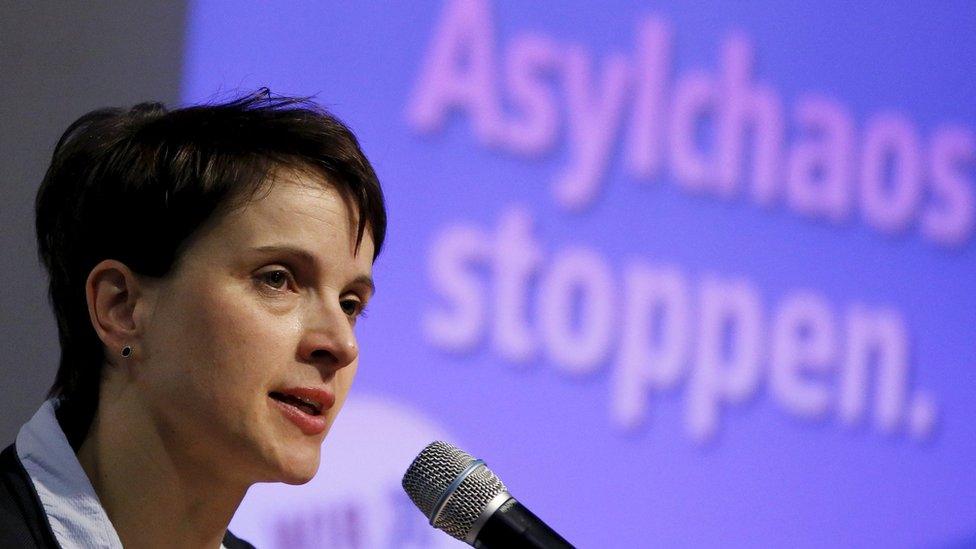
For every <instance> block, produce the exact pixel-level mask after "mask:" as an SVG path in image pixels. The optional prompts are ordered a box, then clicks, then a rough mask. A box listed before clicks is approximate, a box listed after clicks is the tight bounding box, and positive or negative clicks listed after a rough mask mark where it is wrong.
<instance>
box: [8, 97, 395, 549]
mask: <svg viewBox="0 0 976 549" xmlns="http://www.w3.org/2000/svg"><path fill="white" fill-rule="evenodd" d="M385 230H386V213H385V209H384V203H383V195H382V191H381V189H380V186H379V182H378V181H377V178H376V175H375V173H374V172H373V169H372V167H371V166H370V164H369V161H368V160H367V159H366V157H365V156H364V155H363V153H362V151H361V150H360V148H359V145H358V143H357V141H356V139H355V137H354V136H353V135H352V133H351V132H349V130H348V129H347V128H346V127H345V126H343V125H342V124H341V123H340V122H339V121H337V120H336V119H334V118H333V117H331V116H330V115H329V114H327V113H325V112H324V111H322V110H321V109H319V108H318V107H316V106H315V105H313V104H311V103H309V102H307V101H302V100H296V99H287V98H284V99H283V98H273V97H271V96H270V94H269V93H268V92H267V91H266V90H264V91H262V92H259V93H258V94H255V95H254V96H251V97H248V98H245V99H241V100H237V101H234V102H231V103H226V104H220V105H210V106H196V107H190V108H185V109H179V110H174V111H166V110H165V109H164V108H163V107H162V106H161V105H158V104H144V105H139V106H137V107H134V108H133V109H131V110H128V111H122V110H117V109H108V110H100V111H95V112H92V113H90V114H88V115H86V116H84V117H82V118H81V119H80V120H78V121H77V122H75V123H74V124H73V125H72V126H71V127H70V128H68V130H67V131H66V132H65V135H64V136H63V137H62V139H61V141H60V142H59V143H58V145H57V147H56V150H55V152H54V157H53V160H52V164H51V167H50V169H49V170H48V173H47V175H46V177H45V180H44V182H43V183H42V185H41V188H40V190H39V192H38V196H37V234H38V242H39V247H40V254H41V257H42V259H43V261H44V264H45V266H46V267H47V269H48V272H49V274H50V298H51V303H52V305H53V308H54V311H55V315H56V316H57V320H58V328H59V336H60V342H61V350H62V356H61V363H60V366H59V370H58V374H57V378H56V381H55V383H54V386H53V388H52V391H51V399H50V400H48V401H47V402H45V403H44V405H43V406H42V407H41V409H40V410H39V411H38V412H37V414H36V415H35V416H34V418H32V419H31V420H30V421H29V422H28V423H27V424H25V425H24V427H23V428H22V429H21V430H20V432H19V433H18V436H17V440H16V443H15V444H14V445H11V446H10V447H8V448H7V449H6V450H5V451H4V452H3V455H2V457H0V478H2V480H3V482H2V483H0V530H3V533H0V544H2V545H3V546H8V545H18V546H39V547H45V546H51V547H54V546H57V545H58V544H60V545H61V546H65V547H67V546H92V545H97V546H103V547H121V546H122V545H124V546H126V547H154V546H160V547H162V546H166V547H213V548H216V547H220V546H222V545H223V546H226V547H235V546H236V547H249V544H247V543H246V542H242V541H240V540H238V539H237V538H234V537H233V536H232V535H230V534H229V533H227V532H226V529H227V525H228V523H229V522H230V520H231V517H232V516H233V514H234V511H235V509H236V508H237V506H238V504H239V503H240V501H241V499H242V498H243V497H244V494H245V492H246V491H247V489H248V487H249V486H250V485H251V484H253V483H255V482H273V481H280V482H287V483H292V484H299V483H303V482H306V481H308V480H310V479H311V478H312V476H313V475H314V474H315V472H316V470H317V468H318V464H319V449H320V447H321V444H322V440H323V438H324V437H325V434H326V433H327V432H328V430H329V427H330V425H331V424H332V422H333V421H334V419H335V416H336V414H337V413H338V411H339V408H340V407H341V406H342V403H343V400H344V399H345V396H346V393H347V392H348V390H349V387H350V384H351V383H352V379H353V377H354V375H355V371H356V366H357V354H358V348H357V345H356V338H355V334H354V331H353V328H354V326H355V323H356V319H357V317H358V316H359V315H360V314H361V313H362V311H363V309H364V308H365V306H366V303H367V302H368V301H369V299H370V297H371V296H372V294H373V290H374V288H373V283H372V278H371V268H372V264H373V261H374V259H375V258H376V255H377V254H378V253H379V251H380V247H381V246H382V243H383V238H384V234H385Z"/></svg>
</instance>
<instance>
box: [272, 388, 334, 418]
mask: <svg viewBox="0 0 976 549" xmlns="http://www.w3.org/2000/svg"><path fill="white" fill-rule="evenodd" d="M268 396H270V397H271V398H273V399H275V400H277V401H279V402H284V403H285V404H288V405H291V406H294V407H296V408H298V409H299V410H301V411H303V412H305V413H306V414H308V415H310V416H319V415H322V404H321V403H319V402H315V401H314V400H312V399H309V398H304V397H300V396H297V395H290V394H287V393H279V392H277V391H272V392H270V393H268Z"/></svg>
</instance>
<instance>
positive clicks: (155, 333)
mask: <svg viewBox="0 0 976 549" xmlns="http://www.w3.org/2000/svg"><path fill="white" fill-rule="evenodd" d="M356 228H357V227H356V219H355V218H352V219H351V218H350V211H349V208H348V207H347V206H346V203H345V202H344V201H343V200H342V198H341V197H340V195H339V194H338V192H337V191H336V190H335V189H333V188H332V187H331V186H330V185H325V184H323V182H322V181H321V180H320V179H318V178H315V177H312V176H309V175H302V174H298V173H291V172H284V173H280V174H279V175H278V177H277V181H276V182H275V183H274V185H273V187H272V188H271V190H270V192H269V193H268V194H267V195H264V194H261V195H259V198H257V199H255V200H253V201H251V202H249V203H247V204H246V205H245V206H243V207H241V208H238V209H235V210H233V211H231V212H229V213H227V214H225V215H224V216H221V217H220V218H218V219H217V220H216V221H214V222H212V223H211V224H210V225H207V226H205V227H204V228H203V229H201V231H200V232H199V234H198V235H197V236H196V237H195V238H194V239H193V241H192V242H191V243H190V245H189V247H188V248H187V250H186V251H185V253H184V255H183V256H182V257H181V259H180V261H179V263H178V265H177V266H176V267H175V268H174V271H173V272H172V273H171V274H170V275H169V276H167V277H166V278H164V279H162V280H160V281H156V282H152V283H150V285H149V286H148V289H147V296H149V297H150V299H151V300H152V303H153V305H152V309H151V310H149V311H148V312H147V313H145V314H146V322H145V325H146V326H147V329H146V331H145V339H144V340H143V341H142V342H141V345H142V346H143V348H142V349H140V352H141V353H142V357H141V358H142V360H141V363H140V364H139V366H138V368H139V369H140V371H139V372H138V373H137V376H136V378H137V383H138V384H139V390H140V391H141V392H142V393H143V394H144V396H145V405H146V407H147V412H148V417H149V418H150V421H151V422H152V423H153V424H154V427H155V428H156V429H157V430H158V432H159V433H161V435H162V437H163V443H164V444H166V445H167V446H168V447H170V448H175V449H178V452H180V454H181V455H180V457H181V458H182V459H185V460H188V463H189V464H191V465H192V466H196V467H203V468H205V471H206V472H208V473H211V472H212V473H213V474H218V475H223V476H225V477H226V476H228V475H229V476H230V477H231V478H232V479H233V480H235V481H240V482H246V483H251V482H256V481H283V482H288V483H301V482H306V481H308V480H309V479H311V478H312V476H314V474H315V472H316V470H317V469H318V465H319V450H320V447H321V444H322V439H323V438H324V437H325V434H326V432H327V431H328V428H329V426H331V424H332V422H333V420H334V419H335V417H336V415H337V414H338V412H339V408H340V407H341V406H342V403H343V401H344V400H345V397H346V394H347V393H348V391H349V387H350V385H351V384H352V380H353V377H354V376H355V374H356V367H357V357H358V352H359V351H358V347H357V344H356V336H355V334H354V332H353V328H354V326H355V324H356V318H357V316H358V315H359V314H360V312H361V311H362V309H363V307H364V306H365V304H366V302H367V300H369V298H370V296H371V295H372V292H373V285H372V281H371V270H372V260H373V250H374V247H373V241H372V238H371V237H370V235H369V231H367V233H366V235H365V236H364V238H363V241H362V243H361V245H360V246H359V249H358V250H356ZM301 400H305V401H306V402H304V403H303V402H301Z"/></svg>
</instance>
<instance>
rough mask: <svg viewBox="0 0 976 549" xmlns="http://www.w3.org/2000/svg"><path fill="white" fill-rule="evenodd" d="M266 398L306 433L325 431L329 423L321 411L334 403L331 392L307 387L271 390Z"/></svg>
mask: <svg viewBox="0 0 976 549" xmlns="http://www.w3.org/2000/svg"><path fill="white" fill-rule="evenodd" d="M268 398H270V399H271V401H272V402H273V403H274V406H275V407H276V408H278V410H279V411H280V412H281V413H282V414H283V415H284V416H285V417H286V418H287V419H288V420H290V421H291V422H292V423H294V424H295V425H296V426H297V427H298V428H299V429H300V430H301V431H302V433H304V434H306V435H319V434H322V433H323V432H325V430H326V429H327V428H328V426H329V425H328V420H327V418H326V416H325V415H323V412H324V411H325V410H328V409H329V408H332V406H333V404H335V395H333V394H332V392H330V391H327V390H325V389H318V388H307V387H301V388H291V389H281V390H279V391H271V392H269V393H268Z"/></svg>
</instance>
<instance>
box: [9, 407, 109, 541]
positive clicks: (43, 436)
mask: <svg viewBox="0 0 976 549" xmlns="http://www.w3.org/2000/svg"><path fill="white" fill-rule="evenodd" d="M56 407H57V401H56V400H55V399H51V400H48V401H46V402H44V404H42V405H41V408H40V410H38V411H37V413H36V414H34V417H32V418H31V419H30V421H28V422H27V423H25V424H24V425H23V427H21V428H20V432H18V433H17V457H19V458H20V462H21V463H22V464H23V465H24V469H25V470H26V471H27V474H28V475H30V478H31V482H33V483H34V489H35V490H36V491H37V496H38V497H39V498H40V499H41V505H42V506H43V507H44V513H45V514H47V520H48V523H50V525H51V530H52V531H53V532H54V537H55V538H57V540H58V544H60V545H61V547H63V548H65V549H68V548H74V547H78V548H82V547H99V548H106V549H122V541H121V540H119V535H118V533H116V531H115V528H114V527H113V526H112V522H111V521H110V520H109V519H108V515H106V514H105V509H103V508H102V504H101V503H100V502H99V501H98V495H97V494H96V493H95V489H94V488H93V487H92V485H91V482H90V481H89V480H88V476H87V475H86V474H85V470H84V469H82V468H81V463H78V458H77V457H76V456H75V452H74V450H72V448H71V445H70V444H68V439H67V438H66V437H65V436H64V432H63V431H61V426H60V425H59V424H58V420H57V417H55V415H54V411H55V409H56Z"/></svg>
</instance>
